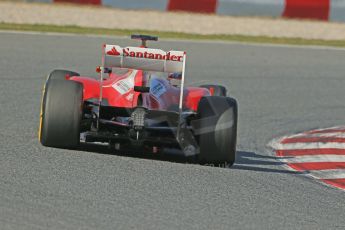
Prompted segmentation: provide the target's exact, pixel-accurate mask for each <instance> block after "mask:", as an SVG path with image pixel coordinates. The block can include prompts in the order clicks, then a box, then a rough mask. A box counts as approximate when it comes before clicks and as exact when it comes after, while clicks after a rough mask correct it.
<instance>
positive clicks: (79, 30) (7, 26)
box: [0, 23, 345, 47]
mask: <svg viewBox="0 0 345 230" xmlns="http://www.w3.org/2000/svg"><path fill="white" fill-rule="evenodd" d="M0 30H12V31H35V32H54V33H71V34H95V35H114V36H129V35H130V34H133V33H141V34H152V35H157V36H159V37H160V38H170V39H189V40H218V41H238V42H250V43H269V44H290V45H313V46H332V47H345V40H319V39H302V38H276V37H267V36H246V35H226V34H219V35H200V34H190V33H177V32H161V31H150V30H124V29H103V28H88V27H79V26H56V25H41V24H34V25H32V24H13V23H0Z"/></svg>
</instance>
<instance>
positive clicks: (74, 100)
mask: <svg viewBox="0 0 345 230" xmlns="http://www.w3.org/2000/svg"><path fill="white" fill-rule="evenodd" d="M82 106H83V86H82V84H81V83H79V82H74V81H67V80H66V81H61V80H56V79H55V80H52V79H50V80H49V81H47V82H46V85H45V87H44V90H43V98H42V105H41V114H40V127H39V140H40V142H41V143H42V145H44V146H48V147H57V148H75V147H77V146H78V145H79V140H80V122H81V118H82Z"/></svg>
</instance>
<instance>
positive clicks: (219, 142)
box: [193, 96, 238, 166]
mask: <svg viewBox="0 0 345 230" xmlns="http://www.w3.org/2000/svg"><path fill="white" fill-rule="evenodd" d="M237 110H238V108H237V102H236V100H235V99H233V98H230V97H219V96H208V97H203V98H201V100H200V102H199V106H198V111H197V113H198V118H199V119H198V120H196V122H195V123H194V125H193V126H194V128H195V134H196V135H197V139H198V140H199V147H200V154H199V155H198V160H199V163H200V164H210V165H214V166H232V165H233V164H234V162H235V155H236V140H237V113H238V112H237Z"/></svg>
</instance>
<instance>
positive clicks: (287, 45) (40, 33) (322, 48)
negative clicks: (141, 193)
mask: <svg viewBox="0 0 345 230" xmlns="http://www.w3.org/2000/svg"><path fill="white" fill-rule="evenodd" d="M0 33H2V34H28V35H42V36H43V35H45V36H66V37H68V36H74V37H84V38H85V37H90V38H120V39H128V37H127V36H120V35H98V34H76V33H57V32H35V31H16V30H0ZM160 40H161V41H168V42H185V43H201V44H229V45H242V46H255V47H272V48H296V49H312V50H332V51H342V52H343V51H345V48H341V47H332V46H316V45H310V46H309V45H289V44H269V43H255V42H241V41H222V40H189V39H169V38H163V39H160Z"/></svg>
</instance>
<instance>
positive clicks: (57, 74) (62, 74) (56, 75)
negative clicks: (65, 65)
mask: <svg viewBox="0 0 345 230" xmlns="http://www.w3.org/2000/svg"><path fill="white" fill-rule="evenodd" d="M66 76H70V77H72V76H80V74H79V73H76V72H73V71H69V70H60V69H56V70H53V71H52V72H51V73H50V74H49V75H48V79H47V80H48V81H50V80H66Z"/></svg>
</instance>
